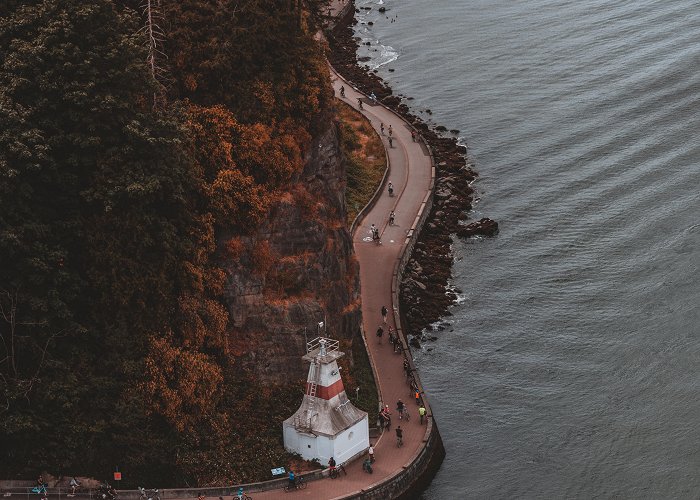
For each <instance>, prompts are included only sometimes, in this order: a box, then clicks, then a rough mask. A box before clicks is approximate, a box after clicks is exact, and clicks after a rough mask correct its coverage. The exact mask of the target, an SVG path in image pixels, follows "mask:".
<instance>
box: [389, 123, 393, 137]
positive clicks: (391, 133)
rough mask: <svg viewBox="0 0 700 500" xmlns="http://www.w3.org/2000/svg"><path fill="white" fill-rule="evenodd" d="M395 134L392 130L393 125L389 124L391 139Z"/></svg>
mask: <svg viewBox="0 0 700 500" xmlns="http://www.w3.org/2000/svg"><path fill="white" fill-rule="evenodd" d="M393 134H394V131H393V129H392V128H391V124H389V137H391V136H392V135H393Z"/></svg>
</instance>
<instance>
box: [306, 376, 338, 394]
mask: <svg viewBox="0 0 700 500" xmlns="http://www.w3.org/2000/svg"><path fill="white" fill-rule="evenodd" d="M310 386H311V384H309V383H308V382H307V383H306V394H308V393H309V387H310ZM344 390H345V387H343V381H342V380H341V379H338V380H336V381H335V382H334V383H332V384H331V385H329V386H327V387H326V386H323V385H319V386H317V387H316V397H317V398H321V399H332V398H334V397H335V396H337V395H338V394H340V393H341V392H343V391H344Z"/></svg>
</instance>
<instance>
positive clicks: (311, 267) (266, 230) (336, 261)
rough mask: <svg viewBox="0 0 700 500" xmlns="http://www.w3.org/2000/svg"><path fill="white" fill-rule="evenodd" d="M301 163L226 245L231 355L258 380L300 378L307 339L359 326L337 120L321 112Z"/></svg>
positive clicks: (355, 268) (342, 333) (348, 332)
mask: <svg viewBox="0 0 700 500" xmlns="http://www.w3.org/2000/svg"><path fill="white" fill-rule="evenodd" d="M316 128H317V130H319V132H318V133H317V134H316V136H315V137H314V138H313V140H312V142H311V146H310V150H309V151H307V152H306V155H305V166H304V169H303V171H302V172H301V173H300V174H299V175H298V176H297V178H296V179H295V182H293V183H292V184H291V185H290V187H289V189H288V190H287V191H286V192H285V193H283V194H282V195H281V197H280V201H279V202H278V203H277V204H276V205H275V207H274V208H273V210H272V211H271V213H270V217H269V218H268V220H267V221H266V222H265V223H264V224H263V226H262V227H261V228H260V230H259V231H257V232H256V233H255V234H253V235H252V236H249V237H244V238H236V239H235V240H234V242H233V243H229V244H228V250H229V255H228V258H226V257H225V258H224V261H225V264H224V267H225V268H226V270H227V271H228V276H229V277H228V282H227V289H226V297H225V298H226V302H227V306H228V309H229V314H230V323H231V324H230V326H231V332H230V337H229V340H230V344H229V345H230V346H231V352H232V355H234V356H236V357H237V362H238V363H239V365H240V366H242V367H243V368H245V369H248V370H251V371H252V372H253V374H254V375H255V376H256V377H257V378H259V379H261V380H264V381H270V382H290V381H293V380H294V379H299V378H303V377H305V375H306V371H307V367H305V366H304V365H303V363H302V361H301V356H302V355H303V354H304V353H305V347H304V342H305V339H304V329H306V333H307V335H308V338H309V340H310V339H312V338H313V337H315V336H317V334H318V323H319V322H320V321H325V323H326V326H327V331H328V334H329V335H332V336H333V337H335V338H350V337H351V336H352V334H353V333H356V332H357V331H358V329H359V327H360V323H361V314H360V294H359V269H358V266H357V262H356V260H355V257H354V254H353V249H352V240H351V237H350V234H349V232H348V230H347V228H346V224H345V208H344V198H345V195H344V193H345V168H344V164H343V161H342V160H343V159H342V155H341V152H340V146H339V143H338V130H337V126H336V124H335V123H333V121H332V120H331V119H330V117H324V118H323V119H322V120H321V122H320V123H319V126H318V127H316Z"/></svg>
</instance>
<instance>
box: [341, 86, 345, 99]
mask: <svg viewBox="0 0 700 500" xmlns="http://www.w3.org/2000/svg"><path fill="white" fill-rule="evenodd" d="M340 97H345V85H341V86H340Z"/></svg>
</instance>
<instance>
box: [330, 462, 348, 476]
mask: <svg viewBox="0 0 700 500" xmlns="http://www.w3.org/2000/svg"><path fill="white" fill-rule="evenodd" d="M341 472H342V473H343V474H344V475H346V476H347V475H348V471H346V470H345V466H344V465H343V464H340V465H336V466H335V467H333V468H332V469H331V470H329V471H328V477H330V478H331V479H335V478H337V477H338V476H340V473H341Z"/></svg>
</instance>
